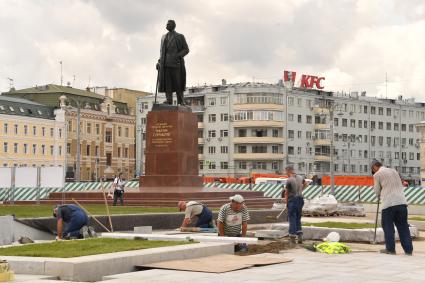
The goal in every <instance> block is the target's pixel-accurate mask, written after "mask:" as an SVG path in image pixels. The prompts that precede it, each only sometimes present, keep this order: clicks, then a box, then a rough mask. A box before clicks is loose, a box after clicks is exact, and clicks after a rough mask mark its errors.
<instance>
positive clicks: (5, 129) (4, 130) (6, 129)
mask: <svg viewBox="0 0 425 283" xmlns="http://www.w3.org/2000/svg"><path fill="white" fill-rule="evenodd" d="M7 131H8V124H7V123H4V125H3V132H4V133H5V134H7Z"/></svg>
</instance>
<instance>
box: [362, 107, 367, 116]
mask: <svg viewBox="0 0 425 283" xmlns="http://www.w3.org/2000/svg"><path fill="white" fill-rule="evenodd" d="M363 113H365V114H367V106H366V105H365V106H364V107H363Z"/></svg>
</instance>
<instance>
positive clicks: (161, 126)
mask: <svg viewBox="0 0 425 283" xmlns="http://www.w3.org/2000/svg"><path fill="white" fill-rule="evenodd" d="M172 129H173V126H172V125H169V124H168V123H157V124H155V125H153V126H152V131H153V133H152V144H153V145H154V146H155V147H161V148H163V147H168V146H169V145H170V144H171V143H172V142H173V139H172V137H171V130H172Z"/></svg>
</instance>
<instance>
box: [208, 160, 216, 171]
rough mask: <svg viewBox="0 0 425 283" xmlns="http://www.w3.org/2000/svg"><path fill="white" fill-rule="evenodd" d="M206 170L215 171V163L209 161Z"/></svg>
mask: <svg viewBox="0 0 425 283" xmlns="http://www.w3.org/2000/svg"><path fill="white" fill-rule="evenodd" d="M208 169H212V170H214V169H215V162H214V161H211V162H210V164H208Z"/></svg>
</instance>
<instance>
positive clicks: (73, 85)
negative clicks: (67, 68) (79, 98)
mask: <svg viewBox="0 0 425 283" xmlns="http://www.w3.org/2000/svg"><path fill="white" fill-rule="evenodd" d="M72 87H75V75H74V80H73V81H72Z"/></svg>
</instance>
